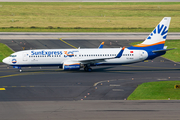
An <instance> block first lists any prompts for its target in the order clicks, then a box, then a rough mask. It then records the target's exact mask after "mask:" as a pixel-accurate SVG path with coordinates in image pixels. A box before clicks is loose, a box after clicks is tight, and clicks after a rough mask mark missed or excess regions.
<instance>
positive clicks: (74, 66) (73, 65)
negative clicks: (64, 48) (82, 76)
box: [63, 62, 81, 70]
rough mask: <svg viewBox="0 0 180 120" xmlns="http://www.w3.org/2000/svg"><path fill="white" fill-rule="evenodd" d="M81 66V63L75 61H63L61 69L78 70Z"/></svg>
mask: <svg viewBox="0 0 180 120" xmlns="http://www.w3.org/2000/svg"><path fill="white" fill-rule="evenodd" d="M80 68H81V63H77V62H64V64H63V70H79V69H80Z"/></svg>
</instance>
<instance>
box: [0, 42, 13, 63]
mask: <svg viewBox="0 0 180 120" xmlns="http://www.w3.org/2000/svg"><path fill="white" fill-rule="evenodd" d="M0 48H1V49H0V62H2V60H3V59H4V58H5V57H8V56H9V55H10V54H12V53H13V51H12V50H11V49H10V48H9V47H7V46H6V45H5V44H2V43H0Z"/></svg>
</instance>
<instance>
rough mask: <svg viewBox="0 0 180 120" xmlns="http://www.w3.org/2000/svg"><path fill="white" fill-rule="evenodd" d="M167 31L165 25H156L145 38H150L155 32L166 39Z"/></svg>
mask: <svg viewBox="0 0 180 120" xmlns="http://www.w3.org/2000/svg"><path fill="white" fill-rule="evenodd" d="M167 32H168V29H167V26H165V25H163V24H162V25H160V24H159V25H158V26H157V27H156V28H155V29H154V31H153V32H152V33H151V34H150V35H149V36H148V38H147V39H151V37H153V35H155V34H161V36H162V37H163V39H166V37H167Z"/></svg>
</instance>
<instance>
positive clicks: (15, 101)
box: [0, 39, 180, 120]
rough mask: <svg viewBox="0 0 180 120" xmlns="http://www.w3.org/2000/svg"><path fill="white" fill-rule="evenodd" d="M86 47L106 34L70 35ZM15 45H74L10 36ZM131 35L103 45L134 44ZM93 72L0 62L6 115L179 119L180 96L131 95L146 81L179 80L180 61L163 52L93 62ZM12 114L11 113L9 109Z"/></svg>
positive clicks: (0, 110) (0, 102) (0, 100)
mask: <svg viewBox="0 0 180 120" xmlns="http://www.w3.org/2000/svg"><path fill="white" fill-rule="evenodd" d="M65 41H66V42H68V43H69V44H71V45H74V46H76V47H81V48H87V47H89V48H91V47H95V48H96V47H98V46H99V44H100V43H101V42H102V41H104V40H103V39H101V40H65ZM1 42H2V43H5V44H7V45H8V46H9V47H11V48H12V49H13V50H14V51H19V50H22V49H23V47H25V48H24V49H44V48H49V49H51V48H70V46H69V45H68V44H65V43H64V42H63V41H61V40H57V39H54V40H53V39H50V40H40V39H35V40H28V39H23V40H22V39H8V40H7V39H5V40H2V39H1ZM130 42H132V41H131V40H106V41H105V45H104V47H110V48H113V47H122V46H130V45H129V43H130ZM92 68H93V72H84V70H80V71H63V70H61V69H58V67H35V68H28V67H26V68H23V72H22V73H19V72H18V70H17V69H13V68H12V67H9V66H7V65H4V64H1V65H0V88H4V90H0V96H1V97H0V116H1V119H8V120H9V119H31V120H41V119H43V120H44V119H47V120H48V119H68V120H77V119H79V120H80V119H83V120H88V119H97V120H101V119H103V120H109V119H128V120H129V119H138V120H140V119H143V120H144V119H155V120H156V119H167V120H169V119H174V120H175V119H177V118H179V117H180V115H179V112H180V109H179V108H178V107H177V106H178V105H179V101H173V100H168V99H169V98H167V101H166V100H165V101H126V99H127V97H128V96H129V95H130V94H131V93H132V92H133V91H134V89H135V88H136V87H137V86H138V85H139V84H141V83H144V82H152V81H166V80H180V74H179V72H180V65H179V64H178V63H175V62H172V61H170V60H167V59H164V58H162V57H158V58H156V59H154V60H152V61H151V60H150V61H145V62H140V63H136V64H131V65H123V66H100V67H92ZM8 114H10V115H8Z"/></svg>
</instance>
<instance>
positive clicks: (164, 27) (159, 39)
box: [135, 17, 171, 47]
mask: <svg viewBox="0 0 180 120" xmlns="http://www.w3.org/2000/svg"><path fill="white" fill-rule="evenodd" d="M170 21H171V17H164V18H163V19H162V20H161V22H160V23H159V24H158V25H157V26H156V28H155V29H154V30H153V31H152V32H151V33H150V35H149V36H148V37H147V38H146V40H145V41H144V42H142V43H141V44H138V45H135V47H147V46H153V45H159V44H164V43H165V40H166V37H167V32H168V29H169V24H170Z"/></svg>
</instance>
